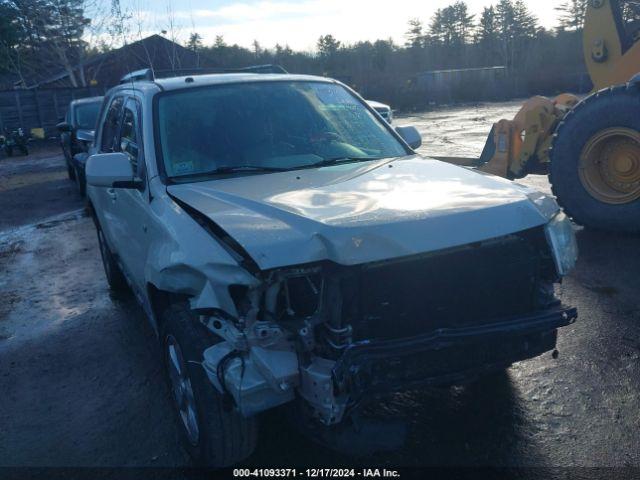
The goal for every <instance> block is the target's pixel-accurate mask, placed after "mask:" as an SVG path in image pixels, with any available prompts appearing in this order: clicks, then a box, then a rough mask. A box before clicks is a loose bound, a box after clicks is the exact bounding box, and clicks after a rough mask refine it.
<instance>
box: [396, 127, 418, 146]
mask: <svg viewBox="0 0 640 480" xmlns="http://www.w3.org/2000/svg"><path fill="white" fill-rule="evenodd" d="M396 132H398V135H400V136H401V137H402V139H403V140H404V141H405V142H407V145H409V146H410V147H411V148H413V149H414V150H415V149H417V148H420V146H421V145H422V135H420V132H419V131H418V129H417V128H416V127H396Z"/></svg>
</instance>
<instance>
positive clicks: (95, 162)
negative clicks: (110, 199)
mask: <svg viewBox="0 0 640 480" xmlns="http://www.w3.org/2000/svg"><path fill="white" fill-rule="evenodd" d="M85 175H86V178H87V183H88V184H89V185H92V186H94V187H107V188H134V189H139V188H142V186H143V183H142V180H140V179H139V178H135V177H134V175H133V168H132V167H131V160H129V156H128V155H127V154H125V153H122V152H118V153H99V154H96V155H91V156H90V157H89V158H88V160H87V165H86V169H85Z"/></svg>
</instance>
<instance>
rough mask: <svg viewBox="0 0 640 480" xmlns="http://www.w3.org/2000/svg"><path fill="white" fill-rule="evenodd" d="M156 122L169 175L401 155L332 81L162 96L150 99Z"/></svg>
mask: <svg viewBox="0 0 640 480" xmlns="http://www.w3.org/2000/svg"><path fill="white" fill-rule="evenodd" d="M157 122H158V132H159V140H160V142H159V144H160V149H161V154H162V155H161V156H162V159H163V162H164V166H165V170H166V173H167V175H168V176H169V177H181V176H189V177H193V176H198V175H211V174H220V173H229V172H231V171H238V170H242V169H246V170H247V171H260V169H264V170H269V169H271V170H283V169H284V170H286V169H296V168H305V167H311V166H315V165H322V164H325V163H326V164H329V163H330V162H332V161H333V162H337V161H364V160H368V159H379V158H389V157H399V156H403V155H406V154H407V151H406V150H405V148H404V146H403V145H402V144H401V143H400V142H399V141H398V140H397V139H396V138H395V137H394V136H393V135H392V134H391V133H390V132H389V131H388V130H387V128H386V127H385V126H384V125H383V124H382V123H381V122H380V121H379V120H378V119H377V118H376V117H375V116H374V115H373V114H372V113H370V112H369V110H367V108H366V107H365V106H364V105H363V104H362V103H361V102H360V101H359V100H358V99H357V98H355V97H354V96H353V95H352V94H351V93H349V91H348V90H346V89H345V88H343V87H342V86H340V85H336V84H333V83H322V82H295V81H292V82H284V81H277V82H256V83H240V84H230V85H217V86H213V87H209V88H204V89H194V90H182V91H178V92H175V93H168V94H164V95H162V96H161V97H160V98H159V100H158V107H157Z"/></svg>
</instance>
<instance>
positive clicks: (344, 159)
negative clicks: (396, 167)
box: [309, 157, 384, 168]
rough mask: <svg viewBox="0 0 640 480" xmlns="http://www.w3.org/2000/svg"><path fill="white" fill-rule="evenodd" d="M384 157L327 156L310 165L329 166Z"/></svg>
mask: <svg viewBox="0 0 640 480" xmlns="http://www.w3.org/2000/svg"><path fill="white" fill-rule="evenodd" d="M383 158H384V157H336V158H325V159H324V160H321V161H319V162H316V163H312V164H311V165H309V168H316V167H328V166H331V165H337V164H339V163H347V162H366V161H370V160H371V161H372V160H382V159H383Z"/></svg>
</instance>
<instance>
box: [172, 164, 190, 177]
mask: <svg viewBox="0 0 640 480" xmlns="http://www.w3.org/2000/svg"><path fill="white" fill-rule="evenodd" d="M191 172H193V162H180V163H174V164H173V173H174V174H175V175H183V174H185V173H191Z"/></svg>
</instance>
